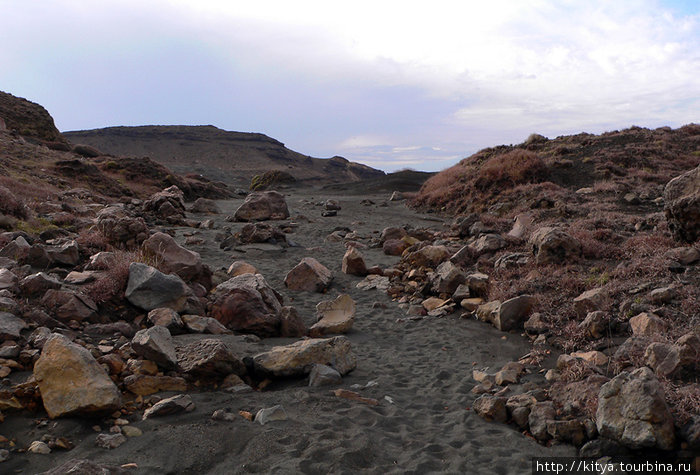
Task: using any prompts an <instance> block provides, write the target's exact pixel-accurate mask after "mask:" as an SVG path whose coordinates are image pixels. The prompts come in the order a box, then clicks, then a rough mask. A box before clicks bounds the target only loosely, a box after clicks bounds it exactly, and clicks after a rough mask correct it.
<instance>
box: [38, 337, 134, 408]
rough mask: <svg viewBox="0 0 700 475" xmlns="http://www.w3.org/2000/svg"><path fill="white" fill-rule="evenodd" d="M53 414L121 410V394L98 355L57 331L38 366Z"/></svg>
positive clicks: (45, 399) (43, 393)
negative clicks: (95, 355)
mask: <svg viewBox="0 0 700 475" xmlns="http://www.w3.org/2000/svg"><path fill="white" fill-rule="evenodd" d="M34 377H35V378H36V380H37V382H38V384H39V389H40V391H41V398H42V401H43V403H44V408H45V409H46V412H47V413H48V414H49V417H51V418H52V419H53V418H56V417H61V416H68V415H73V414H102V413H109V412H111V411H114V410H115V409H118V408H119V406H120V405H121V393H120V392H119V389H117V387H116V386H115V385H114V383H113V382H112V380H111V379H110V378H109V376H107V373H105V371H104V369H103V368H102V367H101V366H100V365H99V364H98V363H97V361H95V358H93V356H92V355H91V354H90V352H89V351H88V350H86V349H85V348H83V347H82V346H79V345H76V344H74V343H71V342H70V341H69V340H68V338H66V337H65V336H63V335H58V334H54V335H52V336H51V337H50V338H49V339H48V340H47V341H46V343H45V344H44V347H43V349H42V351H41V357H40V358H39V360H38V361H37V362H36V364H35V365H34Z"/></svg>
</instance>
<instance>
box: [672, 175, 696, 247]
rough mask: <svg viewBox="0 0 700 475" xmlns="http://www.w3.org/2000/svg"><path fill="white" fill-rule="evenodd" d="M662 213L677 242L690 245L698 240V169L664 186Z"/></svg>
mask: <svg viewBox="0 0 700 475" xmlns="http://www.w3.org/2000/svg"><path fill="white" fill-rule="evenodd" d="M664 212H665V213H666V220H667V221H668V227H669V228H670V229H671V232H672V233H673V236H674V237H675V238H676V239H677V240H679V241H685V242H690V243H692V242H695V241H697V240H698V238H700V167H697V168H695V169H693V170H690V171H689V172H686V173H684V174H682V175H680V176H677V177H676V178H674V179H673V180H671V181H669V182H668V183H667V184H666V187H665V188H664Z"/></svg>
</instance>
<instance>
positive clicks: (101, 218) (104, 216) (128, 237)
mask: <svg viewBox="0 0 700 475" xmlns="http://www.w3.org/2000/svg"><path fill="white" fill-rule="evenodd" d="M95 226H96V228H97V229H98V230H99V231H100V232H101V233H102V234H103V235H104V236H105V237H106V238H107V240H108V241H109V242H110V243H111V244H112V245H114V246H116V247H120V248H125V249H133V248H135V247H137V246H139V245H140V244H141V243H142V242H143V241H144V240H146V238H148V225H147V224H146V222H145V221H144V220H143V218H140V217H135V216H134V215H133V214H132V213H131V212H129V211H127V210H126V209H124V208H123V207H122V206H117V205H115V206H108V207H106V208H104V209H102V210H101V211H100V212H99V213H97V217H96V223H95Z"/></svg>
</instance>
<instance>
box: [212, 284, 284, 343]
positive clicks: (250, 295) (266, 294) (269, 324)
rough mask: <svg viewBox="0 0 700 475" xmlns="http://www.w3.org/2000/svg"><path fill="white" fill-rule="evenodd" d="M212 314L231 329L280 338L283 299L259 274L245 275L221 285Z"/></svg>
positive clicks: (215, 295) (215, 294) (213, 303)
mask: <svg viewBox="0 0 700 475" xmlns="http://www.w3.org/2000/svg"><path fill="white" fill-rule="evenodd" d="M209 310H210V311H209V314H210V315H211V316H212V317H213V318H215V319H217V320H218V321H219V322H221V323H222V324H223V325H224V326H226V327H227V328H229V329H231V330H235V331H241V332H245V333H254V334H256V335H258V336H262V337H267V336H278V335H279V332H280V311H281V310H282V301H281V297H280V296H279V295H278V294H277V293H276V292H275V291H274V290H273V289H272V288H271V287H270V286H269V285H268V284H267V282H266V281H265V278H264V277H263V276H261V275H260V274H243V275H239V276H237V277H233V278H232V279H229V280H227V281H226V282H223V283H221V284H219V285H218V286H217V287H216V288H215V289H214V291H213V292H212V294H211V304H210V307H209Z"/></svg>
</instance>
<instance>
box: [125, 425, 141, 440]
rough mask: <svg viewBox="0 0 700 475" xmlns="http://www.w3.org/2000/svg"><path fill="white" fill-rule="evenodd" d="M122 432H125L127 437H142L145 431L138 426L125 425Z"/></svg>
mask: <svg viewBox="0 0 700 475" xmlns="http://www.w3.org/2000/svg"><path fill="white" fill-rule="evenodd" d="M122 434H124V436H126V437H129V438H131V437H141V436H142V435H143V432H142V431H141V429H139V428H138V427H134V426H123V427H122Z"/></svg>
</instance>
